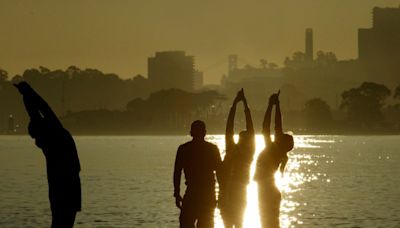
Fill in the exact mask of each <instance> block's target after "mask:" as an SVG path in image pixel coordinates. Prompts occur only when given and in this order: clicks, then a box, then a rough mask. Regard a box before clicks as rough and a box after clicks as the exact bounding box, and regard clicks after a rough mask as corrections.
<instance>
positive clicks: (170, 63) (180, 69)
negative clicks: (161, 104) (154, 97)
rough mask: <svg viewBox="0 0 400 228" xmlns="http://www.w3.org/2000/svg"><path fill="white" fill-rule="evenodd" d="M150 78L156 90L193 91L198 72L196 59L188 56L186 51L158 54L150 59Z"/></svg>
mask: <svg viewBox="0 0 400 228" xmlns="http://www.w3.org/2000/svg"><path fill="white" fill-rule="evenodd" d="M147 67H148V78H149V83H150V84H151V85H152V87H153V89H154V90H161V89H170V88H177V89H182V90H186V91H193V90H194V89H195V84H196V86H198V82H197V81H196V82H195V77H196V71H195V69H194V57H193V56H187V55H186V54H185V52H184V51H165V52H156V55H155V56H154V57H150V58H148V65H147Z"/></svg>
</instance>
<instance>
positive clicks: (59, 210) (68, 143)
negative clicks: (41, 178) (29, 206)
mask: <svg viewBox="0 0 400 228" xmlns="http://www.w3.org/2000/svg"><path fill="white" fill-rule="evenodd" d="M15 87H17V88H18V90H19V92H20V93H21V94H22V95H23V100H24V104H25V108H26V111H27V112H28V114H29V117H30V123H29V127H28V131H29V134H30V136H31V137H32V138H34V139H35V143H36V145H37V146H38V147H39V148H40V149H42V151H43V154H44V156H45V158H46V166H47V179H48V184H49V199H50V207H51V212H52V224H51V227H52V228H70V227H73V225H74V221H75V216H76V213H77V212H78V211H80V210H81V183H80V178H79V171H80V163H79V158H78V153H77V150H76V147H75V142H74V140H73V138H72V136H71V134H70V133H69V132H68V131H67V130H66V129H64V127H63V126H62V124H61V122H60V121H59V120H58V118H57V116H56V115H55V113H54V112H53V111H52V110H51V108H50V106H49V105H48V104H47V103H46V101H45V100H43V99H42V98H41V97H40V96H39V95H38V94H37V93H36V92H35V91H34V90H33V89H32V88H31V87H30V85H29V84H28V83H26V82H21V83H19V84H15Z"/></svg>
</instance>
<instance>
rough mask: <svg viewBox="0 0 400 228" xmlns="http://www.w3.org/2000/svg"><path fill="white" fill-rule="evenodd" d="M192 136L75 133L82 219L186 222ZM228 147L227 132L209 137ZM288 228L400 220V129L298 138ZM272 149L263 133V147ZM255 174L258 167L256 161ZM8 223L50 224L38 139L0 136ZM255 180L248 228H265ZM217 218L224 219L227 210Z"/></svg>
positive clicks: (286, 208) (3, 220) (2, 216)
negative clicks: (187, 145) (182, 171)
mask: <svg viewBox="0 0 400 228" xmlns="http://www.w3.org/2000/svg"><path fill="white" fill-rule="evenodd" d="M189 139H190V138H189V137H181V136H162V137H161V136H159V137H158V136H151V137H148V136H127V137H119V136H118V137H117V136H115V137H109V136H101V137H75V141H76V144H77V147H78V150H79V156H80V160H81V164H82V172H81V179H82V188H83V205H82V206H83V211H82V212H80V213H79V214H78V216H77V220H76V226H75V227H146V228H152V227H178V213H179V211H178V209H176V208H175V205H174V198H173V197H172V195H173V185H172V171H173V163H174V159H175V153H176V149H177V146H178V145H179V144H181V143H183V142H185V141H187V140H189ZM208 139H209V140H210V141H212V142H214V143H216V144H217V145H218V146H219V147H220V149H221V153H222V155H223V148H224V140H223V137H222V136H218V135H215V136H210V137H209V138H208ZM295 141H296V148H295V149H294V150H293V152H291V153H290V155H289V157H290V160H289V162H288V165H287V168H286V174H285V175H284V176H283V177H282V178H281V176H280V175H279V174H277V177H278V178H277V185H278V186H279V188H280V189H281V191H282V196H283V201H282V205H281V224H282V227H333V226H335V227H336V226H339V227H400V190H399V186H400V176H399V174H400V165H399V163H400V151H399V148H400V136H296V138H295ZM262 147H263V142H262V138H261V137H260V136H257V148H258V150H257V153H256V155H255V157H256V156H257V155H258V152H259V151H260V149H261V148H262ZM251 172H252V173H253V172H254V166H253V167H252V170H251ZM0 177H1V179H0V197H1V198H0V227H49V225H50V220H51V218H50V210H49V203H48V198H47V179H46V174H45V161H44V158H43V155H42V153H41V151H40V150H38V149H37V148H36V147H35V146H34V144H33V142H32V140H31V139H30V138H29V137H23V136H0ZM256 189H257V188H256V184H255V183H254V182H251V183H250V185H249V187H248V207H247V209H246V214H245V221H244V224H245V227H251V228H253V227H254V228H257V227H259V218H258V207H257V192H256ZM215 221H216V226H215V227H223V225H222V222H221V221H220V216H219V212H218V210H217V211H216V218H215Z"/></svg>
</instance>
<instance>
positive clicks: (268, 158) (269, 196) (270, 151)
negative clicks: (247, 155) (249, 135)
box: [254, 92, 294, 228]
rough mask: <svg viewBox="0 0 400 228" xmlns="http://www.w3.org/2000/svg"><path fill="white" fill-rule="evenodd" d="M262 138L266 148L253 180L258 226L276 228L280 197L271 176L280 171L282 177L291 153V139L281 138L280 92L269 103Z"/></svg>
mask: <svg viewBox="0 0 400 228" xmlns="http://www.w3.org/2000/svg"><path fill="white" fill-rule="evenodd" d="M273 105H275V106H276V107H275V140H274V142H272V139H271V135H270V125H271V113H272V108H273ZM263 135H264V139H265V145H266V148H265V149H264V150H263V151H262V152H261V153H260V155H259V157H258V160H257V168H256V174H255V177H254V179H255V180H256V181H257V182H258V200H259V207H260V218H261V225H262V227H263V228H267V227H268V228H274V227H279V208H280V203H281V193H280V192H279V190H278V189H277V187H276V185H275V179H274V175H275V172H276V171H277V170H278V168H279V167H280V171H281V173H282V175H283V172H284V170H285V165H286V163H287V161H288V157H287V152H289V151H290V150H292V149H293V144H294V143H293V137H292V136H291V135H288V134H284V133H283V130H282V117H281V110H280V105H279V92H278V93H277V94H273V95H272V96H271V97H270V99H269V104H268V108H267V111H266V112H265V116H264V122H263Z"/></svg>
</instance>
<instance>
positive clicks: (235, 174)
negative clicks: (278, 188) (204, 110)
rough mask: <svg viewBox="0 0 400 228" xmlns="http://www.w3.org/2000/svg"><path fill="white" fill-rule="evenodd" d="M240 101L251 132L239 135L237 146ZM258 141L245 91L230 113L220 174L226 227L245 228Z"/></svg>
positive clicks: (236, 99)
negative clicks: (235, 132)
mask: <svg viewBox="0 0 400 228" xmlns="http://www.w3.org/2000/svg"><path fill="white" fill-rule="evenodd" d="M240 101H243V105H244V111H245V116H246V128H247V129H246V130H245V131H241V132H240V133H239V141H238V143H237V144H236V143H235V142H234V139H233V136H234V118H235V113H236V105H237V104H238V103H239V102H240ZM254 140H255V138H254V127H253V121H252V119H251V114H250V109H249V107H248V105H247V101H246V98H245V96H244V92H243V89H242V90H240V91H239V92H238V93H237V96H236V98H235V100H234V101H233V105H232V107H231V109H230V112H229V116H228V121H227V124H226V135H225V146H226V155H225V158H224V161H223V162H222V167H221V169H220V171H219V174H218V177H219V180H220V195H219V200H218V204H219V207H220V209H221V215H222V219H223V220H224V224H225V228H231V227H236V228H237V227H242V222H243V213H244V209H245V208H246V192H247V191H246V190H247V185H248V183H249V178H250V177H249V176H250V173H249V172H250V165H251V161H252V160H253V155H254V150H255V141H254Z"/></svg>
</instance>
